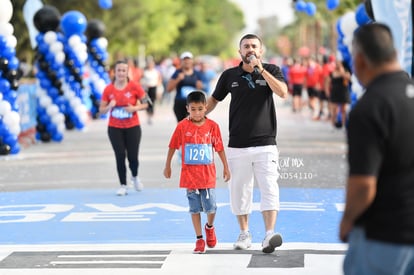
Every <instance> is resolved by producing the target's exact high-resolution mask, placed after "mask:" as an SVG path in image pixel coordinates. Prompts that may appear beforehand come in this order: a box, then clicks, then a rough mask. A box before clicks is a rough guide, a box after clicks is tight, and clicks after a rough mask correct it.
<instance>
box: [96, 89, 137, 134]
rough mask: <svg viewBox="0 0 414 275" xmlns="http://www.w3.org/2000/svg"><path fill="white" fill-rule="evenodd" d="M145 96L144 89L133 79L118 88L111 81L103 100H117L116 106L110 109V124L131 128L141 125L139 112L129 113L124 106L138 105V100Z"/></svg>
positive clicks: (104, 92)
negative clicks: (121, 87)
mask: <svg viewBox="0 0 414 275" xmlns="http://www.w3.org/2000/svg"><path fill="white" fill-rule="evenodd" d="M144 97H145V91H144V89H143V88H142V87H141V86H140V85H138V84H137V83H134V82H132V81H130V82H128V84H127V85H126V87H125V88H124V89H122V90H118V89H116V88H115V86H114V85H113V84H112V83H110V84H109V85H108V86H106V88H105V90H104V91H103V94H102V101H105V102H110V101H111V100H112V99H115V100H116V105H115V107H113V108H112V110H110V111H109V122H108V125H109V126H111V127H115V128H131V127H134V126H137V125H139V124H140V123H139V117H138V114H137V112H133V113H127V112H126V111H125V110H124V107H126V106H128V104H131V105H136V103H137V100H139V99H142V98H144Z"/></svg>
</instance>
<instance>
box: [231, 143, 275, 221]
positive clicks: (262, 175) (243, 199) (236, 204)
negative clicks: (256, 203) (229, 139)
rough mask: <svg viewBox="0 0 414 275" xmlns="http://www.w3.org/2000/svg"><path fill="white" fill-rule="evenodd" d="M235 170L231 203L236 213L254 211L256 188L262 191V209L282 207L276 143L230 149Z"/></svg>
mask: <svg viewBox="0 0 414 275" xmlns="http://www.w3.org/2000/svg"><path fill="white" fill-rule="evenodd" d="M226 154H227V158H228V163H229V168H230V172H231V180H230V183H229V189H230V205H231V210H232V212H233V214H234V215H246V214H250V213H251V212H252V204H253V187H254V183H255V181H256V183H257V185H258V187H259V190H260V211H266V210H277V211H278V210H279V207H280V204H279V186H278V184H277V179H278V178H279V170H278V169H279V151H278V149H277V147H276V145H268V146H258V147H248V148H231V147H229V148H227V152H226Z"/></svg>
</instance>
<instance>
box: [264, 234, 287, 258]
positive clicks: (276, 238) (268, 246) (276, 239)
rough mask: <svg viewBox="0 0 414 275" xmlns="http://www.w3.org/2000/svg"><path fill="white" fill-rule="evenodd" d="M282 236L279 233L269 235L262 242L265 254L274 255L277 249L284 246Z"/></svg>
mask: <svg viewBox="0 0 414 275" xmlns="http://www.w3.org/2000/svg"><path fill="white" fill-rule="evenodd" d="M282 242H283V241H282V236H281V235H280V234H279V233H275V234H268V235H267V236H266V237H265V238H264V240H263V242H262V247H263V248H262V251H263V253H273V251H275V248H276V247H279V246H281V245H282Z"/></svg>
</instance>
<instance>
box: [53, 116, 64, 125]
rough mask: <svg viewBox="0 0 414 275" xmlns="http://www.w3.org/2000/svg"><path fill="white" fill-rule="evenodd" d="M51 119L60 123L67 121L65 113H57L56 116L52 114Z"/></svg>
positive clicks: (55, 122) (57, 123)
mask: <svg viewBox="0 0 414 275" xmlns="http://www.w3.org/2000/svg"><path fill="white" fill-rule="evenodd" d="M51 120H52V122H53V123H54V124H56V125H59V124H61V123H63V122H65V115H63V114H62V113H57V114H55V115H54V116H52V119H51Z"/></svg>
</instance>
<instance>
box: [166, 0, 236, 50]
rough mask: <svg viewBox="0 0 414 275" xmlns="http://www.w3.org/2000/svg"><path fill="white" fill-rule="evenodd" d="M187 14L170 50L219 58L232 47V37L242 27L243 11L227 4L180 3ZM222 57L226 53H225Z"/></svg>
mask: <svg viewBox="0 0 414 275" xmlns="http://www.w3.org/2000/svg"><path fill="white" fill-rule="evenodd" d="M183 2H184V6H185V8H184V9H183V10H182V12H183V13H184V14H185V15H186V18H187V19H186V21H185V24H184V26H182V27H181V28H180V36H179V38H178V39H177V40H176V41H175V42H174V44H173V46H172V49H173V50H174V51H177V52H180V51H183V50H190V51H192V52H194V53H195V54H212V55H221V54H224V53H225V52H226V50H228V49H229V47H230V48H232V47H234V45H233V44H234V43H233V38H234V36H235V35H237V34H238V33H239V32H240V31H241V30H242V29H243V28H244V21H243V20H244V18H243V12H242V11H241V10H240V8H239V7H238V6H237V5H235V4H234V3H233V2H230V1H223V0H209V1H205V0H183ZM224 55H225V54H224Z"/></svg>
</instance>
